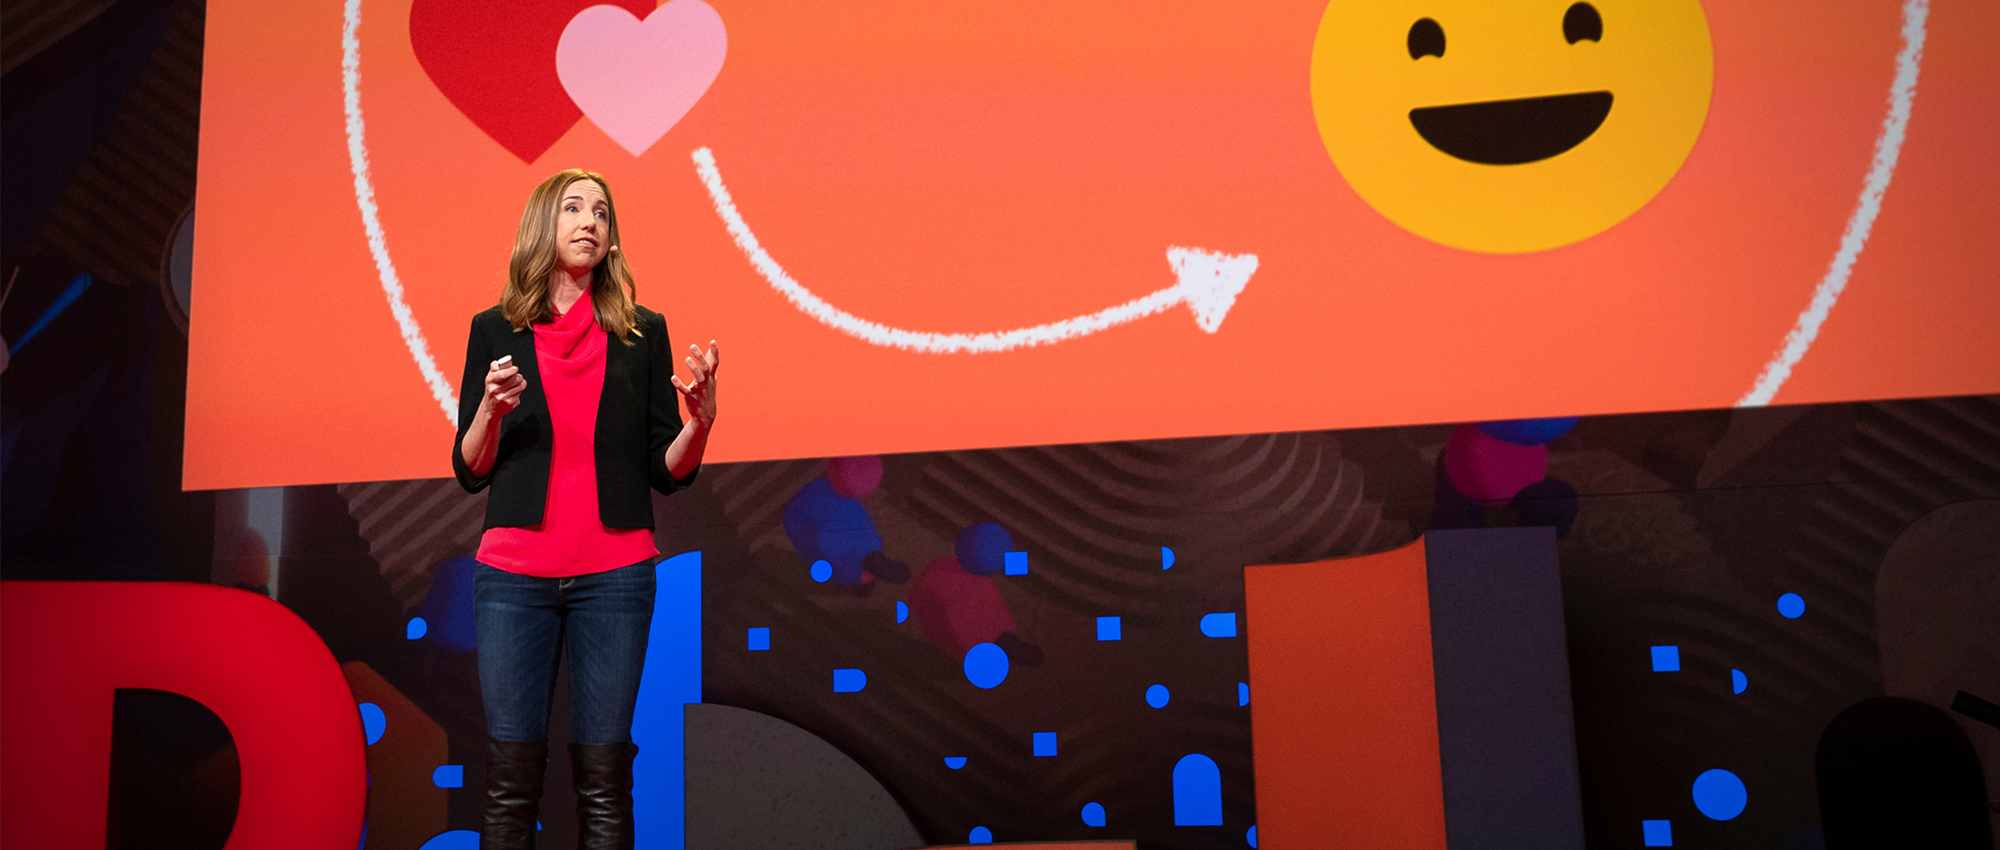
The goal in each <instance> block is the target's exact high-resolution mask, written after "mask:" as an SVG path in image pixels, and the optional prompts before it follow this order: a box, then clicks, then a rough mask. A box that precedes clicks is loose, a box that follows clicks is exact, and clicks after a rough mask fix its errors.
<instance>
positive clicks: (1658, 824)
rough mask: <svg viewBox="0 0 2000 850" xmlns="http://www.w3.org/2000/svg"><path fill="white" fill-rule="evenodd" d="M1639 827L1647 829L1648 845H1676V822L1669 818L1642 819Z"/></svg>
mask: <svg viewBox="0 0 2000 850" xmlns="http://www.w3.org/2000/svg"><path fill="white" fill-rule="evenodd" d="M1639 827H1640V828H1641V829H1644V830H1645V831H1646V846H1647V847H1672V846H1674V822H1673V821H1669V820H1642V821H1640V822H1639Z"/></svg>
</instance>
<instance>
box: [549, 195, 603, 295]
mask: <svg viewBox="0 0 2000 850" xmlns="http://www.w3.org/2000/svg"><path fill="white" fill-rule="evenodd" d="M610 243H611V199H609V198H607V197H605V196H604V188H603V187H601V186H599V185H597V181H595V180H592V179H590V178H588V177H579V178H577V179H576V180H574V181H572V182H571V183H570V184H569V186H568V187H566V188H564V189H563V192H562V197H561V198H559V199H558V200H557V201H556V262H557V263H558V264H560V265H561V266H563V267H564V268H566V269H569V270H570V272H571V273H572V274H575V275H576V276H577V277H582V276H583V275H582V272H584V271H585V270H588V269H592V268H595V267H596V266H597V264H598V263H599V262H602V261H603V260H604V256H605V255H606V254H608V253H610V251H611V244H610Z"/></svg>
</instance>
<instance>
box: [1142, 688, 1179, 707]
mask: <svg viewBox="0 0 2000 850" xmlns="http://www.w3.org/2000/svg"><path fill="white" fill-rule="evenodd" d="M1172 696H1173V695H1172V694H1169V693H1167V686H1166V685H1154V686H1152V687H1150V688H1147V689H1146V704H1147V705H1150V706H1152V707H1154V708H1166V707H1167V700H1168V699H1169V698H1171V697H1172Z"/></svg>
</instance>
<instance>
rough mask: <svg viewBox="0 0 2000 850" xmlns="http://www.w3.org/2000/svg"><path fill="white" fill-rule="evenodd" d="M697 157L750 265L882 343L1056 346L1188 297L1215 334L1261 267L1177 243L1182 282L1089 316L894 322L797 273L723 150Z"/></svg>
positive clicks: (1175, 262) (854, 332)
mask: <svg viewBox="0 0 2000 850" xmlns="http://www.w3.org/2000/svg"><path fill="white" fill-rule="evenodd" d="M693 157H694V162H695V170H696V171H697V172H699V173H700V174H701V182H702V185H704V186H706V187H708V196H709V198H710V199H711V200H713V201H714V202H715V212H716V214H717V215H719V216H721V217H722V223H723V225H724V226H726V227H728V228H729V235H730V236H733V237H735V238H736V247H738V248H741V249H742V250H743V253H744V255H745V256H747V257H749V258H750V265H751V266H752V267H754V268H756V269H757V273H758V274H760V275H763V276H764V279H765V280H767V281H770V283H771V286H772V288H774V289H776V290H778V292H780V293H782V294H783V295H784V296H785V298H786V299H787V300H790V301H791V302H792V304H793V305H795V306H797V307H798V308H799V309H800V310H801V311H803V312H805V314H806V315H808V316H811V317H813V318H814V319H817V320H819V321H820V323H821V324H824V325H826V326H827V327H830V328H833V329H834V330H837V331H840V332H841V333H844V334H847V335H849V336H853V337H856V338H859V339H861V340H863V341H866V342H869V343H872V344H874V345H880V346H884V347H889V348H901V349H905V350H908V351H916V352H921V353H925V354H955V353H959V352H965V353H970V354H985V353H991V352H996V351H1006V350H1008V349H1012V348H1030V347H1034V346H1038V345H1053V344H1055V343H1058V342H1062V341H1064V340H1069V339H1076V338H1078V337H1083V336H1089V335H1090V334H1094V333H1097V332H1098V331H1102V330H1105V329H1107V328H1110V327H1114V326H1116V325H1122V324H1125V323H1126V322H1130V321H1132V320H1134V319H1142V318H1145V317H1147V316H1151V315H1153V314H1155V313H1159V312H1162V311H1164V310H1166V309H1167V308H1169V307H1172V306H1174V305H1175V304H1180V303H1183V302H1185V303H1186V304H1188V306H1189V307H1190V308H1191V309H1193V310H1194V311H1195V321H1196V322H1197V323H1198V324H1199V325H1200V326H1201V329H1202V330H1205V331H1207V332H1209V333H1215V331H1216V330H1217V329H1219V328H1220V327H1221V325H1222V318H1223V315H1224V314H1226V313H1227V312H1228V311H1229V307H1230V306H1231V305H1232V304H1234V303H1235V301H1236V294H1237V293H1238V292H1241V291H1242V290H1243V285H1244V284H1245V283H1247V282H1248V281H1249V279H1250V275H1251V273H1253V272H1255V271H1256V270H1257V256H1256V255H1255V254H1239V255H1227V254H1217V253H1214V252H1210V251H1204V250H1202V249H1199V248H1182V247H1179V246H1175V247H1170V248H1168V249H1167V262H1168V263H1169V264H1170V265H1172V266H1173V269H1174V271H1175V272H1177V273H1178V274H1179V277H1180V282H1178V283H1176V284H1174V285H1173V286H1169V287H1167V288H1165V289H1162V290H1160V291H1158V292H1155V293H1152V294H1151V295H1146V296H1143V297H1140V298H1135V299H1133V300H1131V301H1127V302H1125V303H1123V304H1120V305H1118V306H1116V307H1109V308H1106V309H1104V310H1100V311H1098V312H1095V313H1091V314H1090V315H1087V316H1077V317H1075V318H1070V319H1064V320H1062V321H1059V322H1050V323H1048V324H1043V325H1036V326H1034V327H1031V328H1017V329H1015V330H1009V331H988V332H985V333H973V334H965V333H930V332H926V331H912V330H904V329H902V328H892V327H889V326H888V325H884V324H882V323H880V322H874V321H870V320H868V319H864V318H861V317H860V316H856V315H854V314H853V313H849V312H847V311H845V310H842V309H840V308H838V307H835V306H833V305H832V304H829V303H827V302H826V300H825V299H823V298H820V297H819V296H818V295H814V294H813V293H812V291H811V290H809V289H806V288H805V287H804V286H801V285H799V282H798V281H796V280H794V279H792V276H791V275H790V274H789V273H787V272H786V271H785V269H784V267H783V266H780V265H778V261H777V260H774V259H772V258H771V255H770V253H769V252H766V251H765V250H764V247H763V246H762V245H761V244H759V243H758V242H757V235H756V234H755V233H752V232H750V225H748V224H745V223H744V221H743V216H742V214H740V213H738V212H737V211H736V201H735V200H734V199H733V198H732V197H730V194H729V187H727V186H724V185H723V183H722V172H720V171H718V170H716V167H715V155H714V154H713V153H711V152H710V151H709V149H708V148H698V149H696V150H695V152H694V154H693Z"/></svg>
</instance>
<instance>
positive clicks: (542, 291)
mask: <svg viewBox="0 0 2000 850" xmlns="http://www.w3.org/2000/svg"><path fill="white" fill-rule="evenodd" d="M578 180H590V181H592V182H594V183H596V184H597V187H598V188H600V189H603V190H604V204H605V207H606V208H607V209H608V211H609V215H608V216H607V218H608V219H609V223H610V234H609V236H610V239H611V241H610V243H609V244H610V245H612V246H613V248H614V249H616V250H612V251H611V252H609V253H607V254H605V255H604V260H603V261H602V262H599V263H598V264H597V265H596V266H595V267H593V268H591V270H590V305H591V308H592V312H594V313H595V314H596V315H597V325H598V327H601V328H603V329H604V331H605V332H606V333H611V334H616V335H617V336H618V339H619V340H620V341H621V342H624V343H625V344H626V345H631V344H632V340H630V339H628V338H627V336H628V335H633V336H636V335H638V334H639V309H638V291H639V290H638V287H637V285H636V284H634V283H633V281H632V267H631V266H630V265H628V264H627V263H626V262H625V252H624V250H623V249H617V246H618V245H620V244H622V243H620V242H619V241H618V207H617V205H616V204H614V203H612V201H611V184H609V183H607V182H605V180H604V175H601V174H598V173H596V172H594V171H585V170H583V169H581V168H571V169H568V170H565V171H562V172H559V173H557V174H556V175H555V176H553V177H550V178H549V179H547V180H543V181H542V185H540V186H536V187H535V191H534V192H533V193H532V194H530V195H528V207H527V209H524V210H522V211H521V229H520V230H519V231H517V232H516V233H515V234H514V255H513V257H512V258H511V259H510V260H509V261H508V262H507V284H506V286H505V287H503V288H502V289H501V290H500V312H501V314H502V315H505V316H506V317H507V322H508V324H511V325H513V326H514V330H517V331H518V330H520V329H522V328H525V327H527V326H529V325H531V324H534V323H536V322H548V321H552V320H553V319H554V318H555V309H554V307H552V306H551V305H550V304H549V274H550V273H551V272H553V271H555V268H556V211H557V209H558V208H559V207H560V205H561V201H562V193H563V190H564V189H567V188H569V185H570V184H571V183H575V182H576V181H578Z"/></svg>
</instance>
